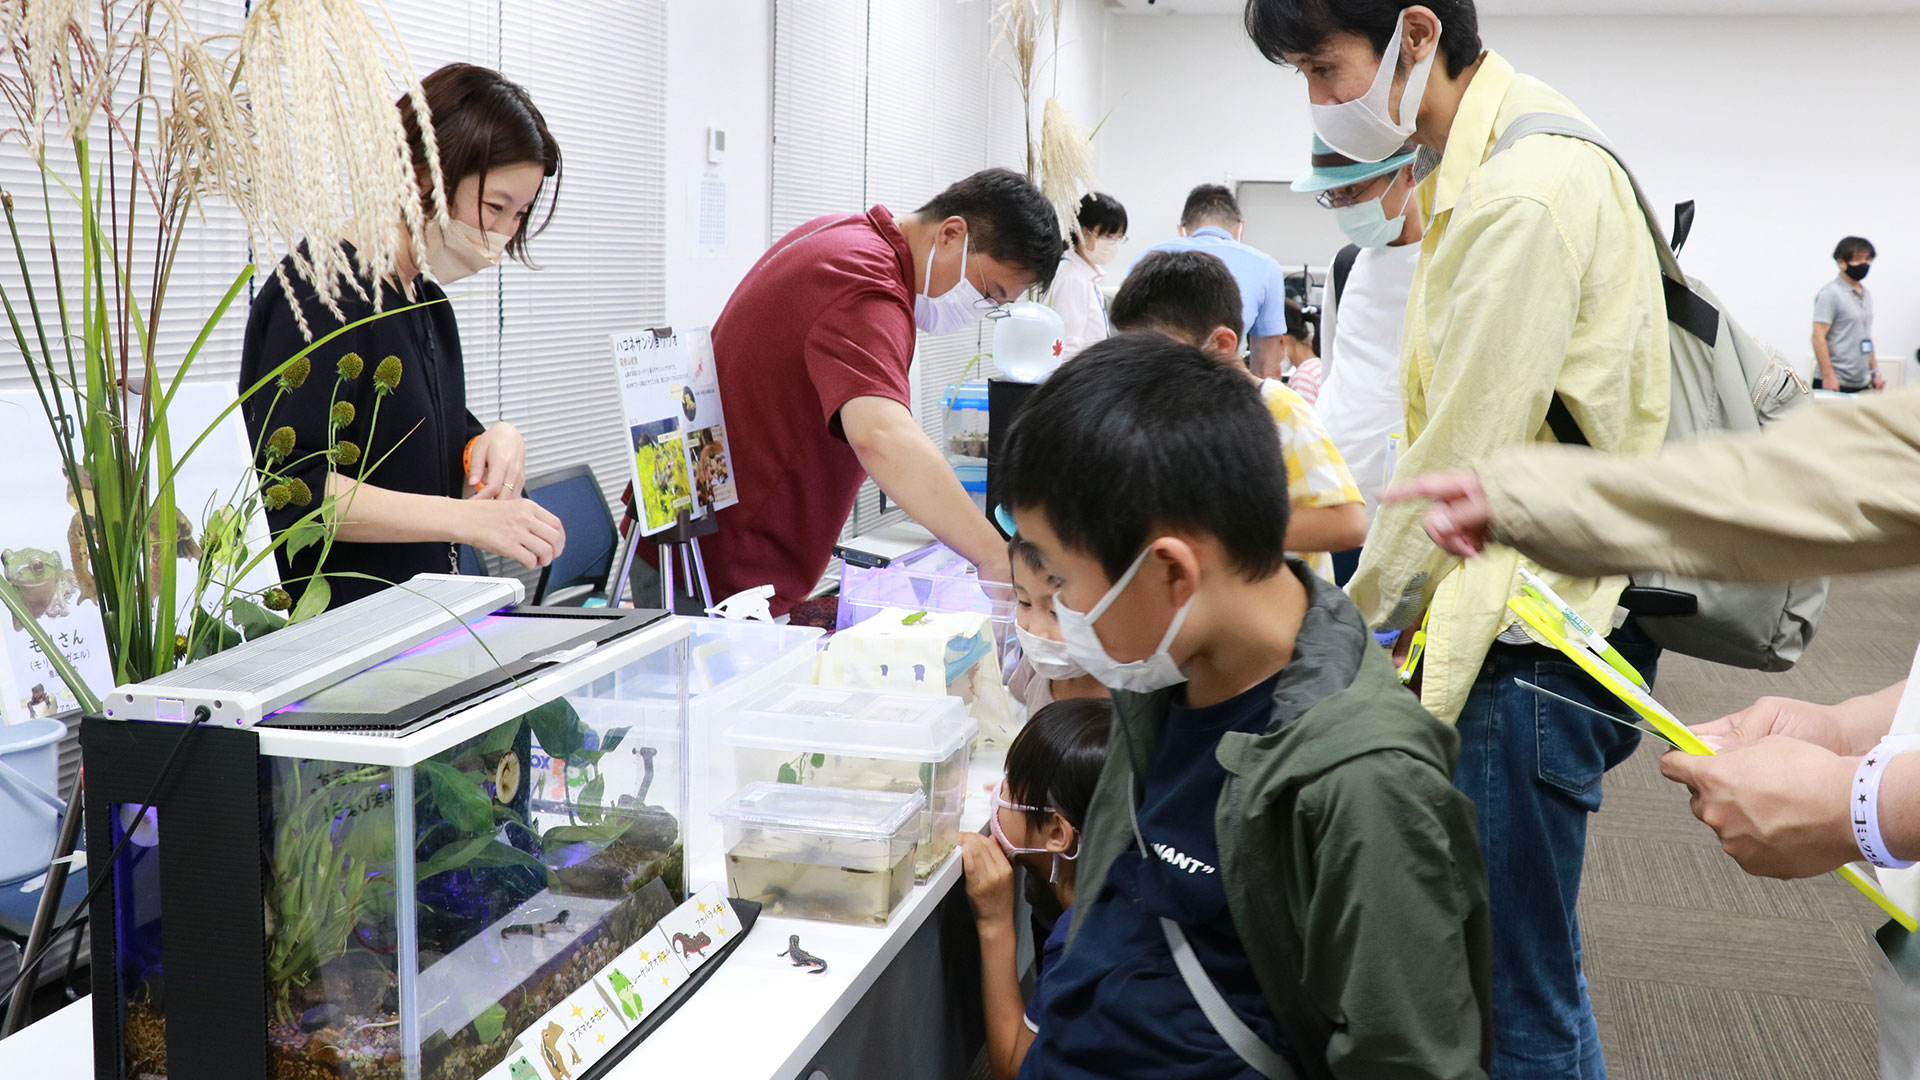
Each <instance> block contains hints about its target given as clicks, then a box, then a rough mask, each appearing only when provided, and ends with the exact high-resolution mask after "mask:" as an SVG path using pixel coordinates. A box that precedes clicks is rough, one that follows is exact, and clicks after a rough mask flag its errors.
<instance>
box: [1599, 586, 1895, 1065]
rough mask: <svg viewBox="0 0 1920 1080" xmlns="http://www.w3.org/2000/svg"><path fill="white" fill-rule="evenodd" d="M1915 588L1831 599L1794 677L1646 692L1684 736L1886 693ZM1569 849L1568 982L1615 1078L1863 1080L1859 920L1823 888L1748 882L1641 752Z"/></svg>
mask: <svg viewBox="0 0 1920 1080" xmlns="http://www.w3.org/2000/svg"><path fill="white" fill-rule="evenodd" d="M1916 639H1920V572H1906V573H1898V574H1879V575H1871V576H1862V577H1856V578H1851V579H1843V580H1839V581H1836V582H1835V583H1834V590H1833V597H1832V599H1831V601H1830V602H1829V604H1828V607H1827V613H1826V617H1825V619H1824V620H1823V622H1822V623H1821V627H1820V632H1819V634H1818V635H1817V636H1816V637H1815V639H1814V642H1813V645H1812V646H1811V647H1810V648H1809V649H1808V651H1807V655H1806V656H1805V658H1804V659H1802V660H1801V662H1800V663H1799V664H1798V665H1797V666H1796V667H1795V668H1794V670H1792V671H1789V672H1786V673H1783V674H1778V675H1768V674H1763V673H1759V672H1751V671H1738V670H1735V669H1732V668H1726V667H1719V666H1715V665H1712V664H1706V663H1701V662H1699V661H1695V660H1691V659H1689V658H1686V657H1676V656H1667V657H1664V658H1663V659H1662V660H1661V665H1660V674H1659V677H1658V679H1657V681H1656V683H1655V686H1654V694H1655V696H1656V697H1658V698H1659V699H1660V700H1661V701H1662V702H1663V703H1664V704H1665V705H1666V706H1667V707H1668V708H1670V709H1672V710H1673V711H1674V712H1675V713H1676V714H1677V715H1679V716H1680V717H1681V718H1682V719H1684V720H1687V721H1689V722H1697V721H1700V720H1709V719H1712V718H1714V717H1717V716H1721V715H1724V714H1726V713H1728V712H1732V711H1734V710H1736V709H1740V708H1744V707H1745V706H1747V705H1749V704H1751V703H1752V702H1753V701H1754V700H1755V699H1756V698H1759V697H1762V696H1765V695H1768V694H1775V695H1780V696H1784V697H1795V698H1801V699H1804V700H1808V701H1819V702H1832V701H1839V700H1841V699H1843V698H1847V697H1851V696H1853V695H1854V694H1856V693H1860V692H1862V691H1866V690H1877V689H1879V688H1880V687H1883V686H1886V685H1887V684H1888V683H1891V682H1894V681H1896V680H1898V679H1901V678H1904V677H1905V676H1906V674H1907V669H1908V666H1909V665H1910V664H1911V662H1912V659H1913V652H1914V645H1915V641H1916ZM1605 791H1606V794H1605V799H1604V802H1603V805H1602V806H1601V809H1600V812H1599V814H1597V815H1596V816H1595V817H1594V819H1593V824H1592V829H1591V832H1590V834H1589V836H1588V839H1587V871H1586V880H1585V882H1584V885H1583V888H1582V900H1581V920H1582V924H1583V926H1584V928H1585V943H1586V969H1587V975H1588V979H1589V981H1590V982H1591V984H1592V993H1593V1004H1594V1011H1595V1013H1596V1014H1597V1016H1598V1018H1599V1022H1600V1037H1601V1042H1602V1044H1603V1046H1604V1047H1605V1049H1606V1055H1607V1067H1608V1072H1609V1074H1610V1075H1611V1076H1613V1077H1614V1078H1615V1080H1647V1078H1680V1077H1687V1078H1694V1077H1742V1078H1748V1077H1752V1078H1780V1080H1810V1078H1818V1080H1872V1078H1874V1077H1876V1076H1877V1075H1878V1069H1877V1065H1876V1056H1875V1048H1874V1040H1875V1037H1876V1036H1875V1028H1874V1018H1873V1009H1872V1005H1871V1000H1872V999H1871V997H1870V995H1869V993H1868V991H1867V972H1868V968H1867V963H1868V959H1869V957H1870V956H1871V953H1870V951H1869V950H1871V949H1873V948H1874V945H1873V942H1872V940H1871V939H1870V938H1869V937H1868V933H1869V931H1870V930H1871V929H1872V928H1873V927H1875V926H1878V925H1879V924H1880V923H1881V922H1883V921H1884V919H1883V918H1882V917H1880V915H1879V912H1878V910H1877V909H1876V908H1874V907H1873V905H1871V904H1870V903H1868V902H1867V901H1866V900H1865V899H1863V898H1861V897H1860V896H1859V894H1857V893H1855V892H1854V891H1853V890H1852V889H1851V888H1849V887H1847V886H1846V885H1844V884H1842V883H1841V882H1839V881H1837V880H1835V879H1832V878H1822V879H1819V880H1814V881H1799V882H1779V881H1773V880H1770V879H1765V878H1753V877H1748V876H1747V875H1746V874H1744V873H1742V872H1741V871H1740V868H1739V867H1738V866H1737V865H1736V864H1735V863H1734V862H1733V860H1732V859H1729V858H1727V857H1726V855H1725V854H1724V853H1722V852H1721V850H1720V845H1719V842H1718V841H1717V840H1715V838H1714V836H1713V833H1712V832H1711V831H1710V830H1708V829H1707V827H1706V826H1704V825H1702V824H1700V823H1699V822H1698V821H1696V820H1695V819H1694V817H1693V815H1692V814H1691V813H1690V812H1689V811H1688V809H1687V792H1686V789H1685V788H1683V787H1680V786H1679V785H1676V784H1673V783H1670V782H1668V781H1667V780H1666V779H1665V778H1663V777H1662V776H1661V775H1660V770H1659V755H1658V754H1656V753H1655V752H1654V751H1653V748H1651V747H1643V748H1642V749H1641V752H1640V753H1638V754H1636V755H1635V756H1634V757H1633V759H1631V760H1630V761H1628V762H1627V763H1626V764H1625V765H1622V766H1621V767H1620V768H1618V769H1616V770H1614V772H1613V773H1612V774H1611V775H1610V776H1609V777H1608V778H1607V782H1606V789H1605Z"/></svg>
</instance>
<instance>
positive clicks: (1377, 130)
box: [1307, 18, 1440, 161]
mask: <svg viewBox="0 0 1920 1080" xmlns="http://www.w3.org/2000/svg"><path fill="white" fill-rule="evenodd" d="M1406 28H1407V23H1406V19H1405V18H1402V19H1401V20H1400V22H1399V24H1398V25H1396V26H1395V27H1394V28H1393V37H1392V38H1391V39H1390V40H1389V41H1388V42H1387V51H1386V53H1385V54H1383V55H1382V56H1381V57H1380V70H1379V71H1378V72H1377V73H1375V74H1374V76H1373V85H1372V86H1370V87H1368V88H1367V92H1366V93H1365V94H1362V95H1361V96H1359V97H1357V98H1354V99H1353V100H1352V101H1343V102H1341V103H1339V104H1338V105H1308V106H1307V111H1308V112H1309V113H1310V114H1311V115H1312V117H1313V131H1314V134H1316V135H1318V136H1320V141H1321V142H1324V143H1326V144H1327V145H1328V146H1329V147H1332V148H1333V149H1334V150H1336V151H1338V152H1339V153H1341V154H1344V155H1346V156H1347V157H1350V158H1352V159H1353V160H1355V161H1385V160H1387V159H1388V158H1390V157H1392V156H1393V155H1394V154H1396V153H1398V152H1399V151H1400V147H1401V145H1402V144H1403V143H1405V142H1406V141H1407V136H1409V135H1412V134H1413V128H1414V123H1415V122H1416V121H1417V120H1418V119H1419V117H1420V102H1421V100H1422V99H1423V98H1425V97H1426V95H1427V75H1428V73H1429V72H1431V71H1432V70H1433V58H1434V57H1436V56H1438V55H1440V50H1439V49H1438V48H1437V47H1436V48H1435V49H1434V50H1433V51H1432V52H1429V53H1428V54H1427V55H1426V58H1425V59H1423V60H1419V61H1416V62H1415V63H1414V65H1413V70H1412V71H1411V72H1409V73H1408V75H1407V88H1406V90H1405V92H1403V93H1402V94H1401V95H1400V121H1399V122H1398V123H1396V122H1395V121H1394V120H1393V117H1392V116H1391V115H1390V114H1389V113H1388V111H1387V101H1388V98H1389V97H1390V96H1391V95H1392V93H1393V72H1394V68H1396V67H1397V66H1399V63H1400V36H1401V34H1403V33H1405V32H1406Z"/></svg>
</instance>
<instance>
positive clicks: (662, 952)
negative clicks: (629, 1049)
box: [594, 927, 687, 1028]
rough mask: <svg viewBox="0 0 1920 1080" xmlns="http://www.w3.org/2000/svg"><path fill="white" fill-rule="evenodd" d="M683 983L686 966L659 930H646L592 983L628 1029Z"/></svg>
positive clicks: (658, 1005) (685, 979) (657, 1006)
mask: <svg viewBox="0 0 1920 1080" xmlns="http://www.w3.org/2000/svg"><path fill="white" fill-rule="evenodd" d="M686 981H687V966H686V965H685V964H683V963H681V962H680V958H679V956H678V955H676V954H675V953H674V950H673V944H672V942H670V941H668V940H667V936H666V935H665V934H664V933H662V932H661V931H660V929H659V927H655V928H654V929H652V930H649V931H648V932H647V933H646V934H645V935H643V936H642V937H641V938H640V940H639V941H637V942H635V943H634V944H633V946H632V947H631V948H629V949H628V950H627V951H626V952H623V953H621V954H620V955H619V956H618V957H617V958H615V959H614V961H613V963H611V964H609V965H607V968H606V970H605V971H602V972H601V973H600V975H599V976H598V977H597V978H595V979H594V982H595V983H597V984H598V985H599V986H600V988H601V990H603V991H605V993H606V995H607V996H608V997H610V998H612V999H613V1002H614V1004H615V1006H617V1008H618V1009H619V1012H620V1019H621V1021H622V1022H623V1023H625V1024H626V1026H628V1027H630V1028H631V1027H635V1026H638V1025H639V1023H640V1021H642V1020H644V1019H646V1018H647V1017H648V1016H649V1015H651V1014H652V1013H653V1011H654V1010H655V1009H658V1008H659V1007H660V1006H661V1005H663V1004H665V1002H666V1000H667V998H668V997H669V996H671V995H672V994H673V992H674V991H675V990H678V989H679V988H680V987H681V985H683V984H684V983H685V982H686Z"/></svg>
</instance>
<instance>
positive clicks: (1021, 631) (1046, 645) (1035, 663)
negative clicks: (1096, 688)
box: [1013, 623, 1087, 679]
mask: <svg viewBox="0 0 1920 1080" xmlns="http://www.w3.org/2000/svg"><path fill="white" fill-rule="evenodd" d="M1013 632H1014V635H1015V636H1016V637H1018V638H1019V639H1020V655H1021V656H1023V657H1025V658H1026V661H1027V663H1028V664H1029V665H1031V666H1032V667H1033V670H1034V671H1035V672H1037V673H1038V674H1039V675H1040V676H1041V677H1042V678H1046V679H1077V678H1079V677H1080V676H1082V675H1085V674H1086V673H1087V669H1086V668H1083V667H1081V666H1080V664H1079V663H1078V662H1077V661H1075V660H1074V658H1073V657H1072V656H1070V655H1068V653H1067V643H1066V642H1064V641H1055V640H1053V639H1052V638H1043V637H1041V636H1039V635H1038V634H1030V633H1028V632H1027V630H1026V628H1025V627H1023V626H1021V625H1020V624H1019V623H1014V624H1013Z"/></svg>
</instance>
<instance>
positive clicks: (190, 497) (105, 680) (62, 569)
mask: <svg viewBox="0 0 1920 1080" xmlns="http://www.w3.org/2000/svg"><path fill="white" fill-rule="evenodd" d="M232 401H233V392H232V389H231V388H230V387H227V386H224V385H187V386H182V387H181V388H180V389H179V391H178V392H177V393H176V395H175V397H174V399H173V403H172V405H171V407H170V408H169V410H168V415H169V417H170V418H171V423H170V427H171V430H172V433H173V436H174V446H175V449H176V452H178V451H179V450H181V449H182V448H184V446H186V445H188V444H190V443H191V442H192V440H193V439H194V438H197V437H198V435H199V433H200V432H202V431H204V430H206V428H207V427H208V426H209V425H211V424H213V423H214V419H215V418H216V417H218V416H219V415H220V413H221V411H222V410H223V409H225V408H226V407H227V405H228V404H230V403H231V402H232ZM183 435H184V436H185V437H184V438H183V437H182V436H183ZM252 459H253V455H252V450H251V448H250V447H249V445H248V444H247V441H246V429H245V426H244V424H243V422H242V421H241V418H240V414H239V412H238V411H237V410H236V411H235V412H233V413H232V414H230V415H229V416H228V417H227V418H226V419H225V420H224V421H222V422H221V430H220V431H218V432H216V434H215V435H214V436H213V437H212V438H209V439H208V440H207V441H206V442H205V443H203V444H201V446H200V448H199V450H198V451H196V452H195V454H194V456H193V457H192V458H190V459H188V461H187V462H186V463H185V464H184V465H182V466H181V467H180V468H179V469H178V470H177V472H176V475H175V480H174V498H175V505H176V511H175V523H174V529H175V542H174V550H173V552H172V553H171V557H172V558H173V559H175V560H176V567H175V573H176V581H177V582H179V584H178V586H177V592H176V596H177V602H178V605H179V611H178V612H176V617H177V618H178V619H179V620H180V624H181V625H185V624H186V616H187V615H188V613H189V612H190V610H191V607H192V604H193V582H194V581H195V580H196V577H197V575H198V574H199V572H200V562H201V560H202V558H203V557H204V550H203V548H202V545H201V540H202V538H203V537H202V534H203V532H204V530H205V526H206V521H207V519H208V517H210V516H211V515H212V513H213V512H214V511H215V510H216V509H218V508H221V507H225V506H227V505H229V504H230V503H231V502H232V501H233V500H234V499H235V497H236V494H237V492H238V491H239V489H240V486H241V485H243V484H246V483H251V482H252V480H251V477H252ZM0 461H5V462H7V464H8V467H7V468H6V469H5V470H0V505H3V506H6V507H7V508H8V513H7V514H6V515H4V517H0V569H3V571H4V573H5V574H6V578H7V581H8V583H9V584H11V585H12V586H13V587H14V589H15V591H16V592H18V593H19V595H20V597H21V599H22V600H23V601H24V605H23V606H24V607H25V608H26V610H27V612H28V614H30V615H32V616H33V617H34V618H35V619H36V620H37V621H38V622H39V623H40V625H41V626H42V627H43V628H44V629H45V630H46V631H47V633H48V635H49V636H50V637H52V638H53V639H54V641H55V642H56V643H57V644H58V646H59V647H60V649H61V650H62V651H63V652H64V653H65V654H66V656H67V659H68V660H69V661H71V662H72V663H73V664H74V666H75V669H76V670H77V671H78V672H79V674H80V677H81V678H82V679H83V680H85V681H86V683H87V684H88V686H89V687H90V688H91V689H92V690H93V691H94V693H96V694H103V693H105V692H106V691H107V690H109V689H111V688H112V686H113V672H112V670H111V669H110V668H109V666H108V662H107V650H106V635H105V631H104V629H103V627H102V624H101V619H100V606H99V604H100V602H99V597H98V585H97V583H96V582H95V580H94V575H93V573H92V568H91V567H90V566H89V565H88V562H87V558H86V552H87V548H86V534H85V526H84V524H83V521H82V518H81V514H80V507H81V505H82V500H88V501H89V502H90V501H91V499H92V482H91V477H89V476H87V475H85V474H84V473H83V474H82V475H81V477H80V478H79V479H80V482H79V483H78V484H77V485H76V484H74V483H71V482H70V481H69V478H68V476H67V473H66V469H65V467H64V466H63V464H62V462H61V460H60V454H59V450H58V448H57V446H56V444H55V442H54V439H53V435H52V433H51V432H50V431H49V430H48V428H47V424H46V420H45V417H44V415H43V414H42V413H41V411H40V402H39V399H38V398H37V397H36V396H35V395H34V394H32V393H30V392H19V393H9V394H0ZM149 532H150V533H151V534H153V535H154V537H155V538H156V541H157V536H158V533H159V529H158V527H157V525H155V526H153V527H150V528H149ZM247 533H248V535H247V541H248V547H250V548H252V549H253V550H255V551H258V550H261V548H262V547H263V546H264V542H265V539H266V537H267V535H268V533H267V526H266V522H265V520H264V519H260V518H256V520H254V521H253V522H250V523H249V527H248V530H247ZM167 556H168V553H165V552H162V551H161V550H160V548H159V545H158V543H157V542H156V543H154V544H153V547H152V552H151V557H152V562H151V564H150V565H149V567H148V568H147V569H148V573H149V575H154V576H157V575H158V573H159V570H160V566H161V562H162V560H163V559H165V558H166V557H167ZM221 569H222V570H230V568H226V567H223V568H221ZM276 580H277V578H276V574H275V569H274V564H273V560H272V559H267V560H263V562H262V563H261V565H260V566H258V567H256V568H255V569H254V570H253V571H252V572H250V573H248V574H247V575H245V577H244V578H243V579H242V580H241V581H239V582H238V583H236V591H239V592H251V591H257V590H261V589H265V588H267V587H268V586H271V585H273V584H275V583H276ZM0 650H4V652H5V663H4V665H3V666H0V716H3V717H4V719H5V720H6V721H9V722H12V721H18V720H22V719H26V718H27V717H30V716H50V715H54V714H56V713H59V712H63V711H66V710H68V709H72V708H76V707H78V705H79V698H78V695H76V694H74V693H73V692H72V691H71V690H70V689H69V688H68V687H67V685H66V683H65V682H63V681H62V680H61V679H60V678H59V676H57V675H56V674H55V673H54V670H53V666H52V664H51V663H50V662H49V661H48V660H47V658H46V657H45V656H44V655H42V654H41V651H40V649H39V647H38V645H37V643H35V642H34V640H33V638H32V636H31V635H30V634H29V633H28V632H27V630H26V627H25V626H24V625H23V624H22V623H21V622H20V621H19V620H18V619H17V618H14V617H11V616H9V615H0Z"/></svg>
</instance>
